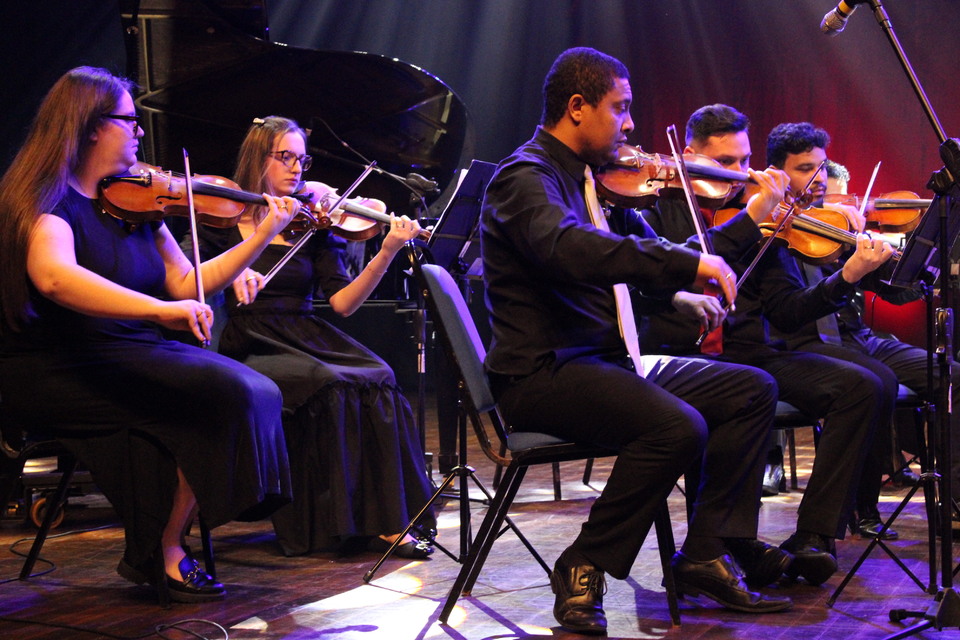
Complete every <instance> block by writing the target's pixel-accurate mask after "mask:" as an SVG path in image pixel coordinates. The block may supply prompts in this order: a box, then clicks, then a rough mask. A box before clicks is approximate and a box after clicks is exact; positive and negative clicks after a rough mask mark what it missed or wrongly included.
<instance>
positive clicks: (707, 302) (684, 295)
mask: <svg viewBox="0 0 960 640" xmlns="http://www.w3.org/2000/svg"><path fill="white" fill-rule="evenodd" d="M671 302H672V304H673V308H674V309H676V310H677V311H679V312H680V313H681V314H682V315H684V316H686V317H688V318H693V319H694V320H696V321H697V322H699V323H700V328H701V329H702V330H703V331H706V332H708V333H709V332H710V331H713V330H714V329H716V328H717V327H719V326H720V325H721V324H723V320H724V318H726V317H727V311H726V309H724V308H723V305H722V304H720V300H719V299H718V298H717V297H716V296H708V295H705V294H702V293H691V292H690V291H677V292H676V293H675V294H673V299H672V300H671Z"/></svg>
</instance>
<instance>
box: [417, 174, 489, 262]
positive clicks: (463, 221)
mask: <svg viewBox="0 0 960 640" xmlns="http://www.w3.org/2000/svg"><path fill="white" fill-rule="evenodd" d="M496 169H497V166H496V165H495V164H492V163H490V162H483V161H482V160H474V161H472V162H471V163H470V167H469V168H468V169H467V170H466V171H464V172H462V173H461V174H460V176H459V182H458V183H457V186H456V190H455V191H454V193H453V196H452V197H451V198H450V200H449V202H448V203H447V206H446V208H445V209H444V210H443V213H441V214H440V218H439V220H437V225H436V226H435V227H434V229H433V234H432V235H431V237H430V241H429V243H428V244H427V247H428V248H429V249H430V257H431V258H432V262H433V264H435V265H438V266H441V267H443V268H444V269H446V270H447V271H449V272H450V273H451V274H452V275H453V276H454V277H457V276H461V277H463V276H465V277H470V278H479V277H480V275H481V269H482V267H481V263H480V243H479V242H478V238H477V228H478V222H479V219H480V203H481V202H482V201H483V192H484V191H485V190H486V188H487V184H488V183H489V182H490V179H491V178H492V177H493V173H494V171H496Z"/></svg>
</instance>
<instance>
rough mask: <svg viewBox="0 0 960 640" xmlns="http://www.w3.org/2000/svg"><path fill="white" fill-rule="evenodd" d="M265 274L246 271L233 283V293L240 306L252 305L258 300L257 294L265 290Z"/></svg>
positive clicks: (250, 270) (251, 270)
mask: <svg viewBox="0 0 960 640" xmlns="http://www.w3.org/2000/svg"><path fill="white" fill-rule="evenodd" d="M263 282H264V278H263V274H262V273H259V272H257V271H254V270H253V269H244V270H243V272H242V273H241V274H240V275H239V276H237V278H236V280H234V281H233V292H234V293H235V294H236V296H237V302H239V303H240V304H250V303H251V302H253V301H254V300H256V299H257V294H258V293H260V290H261V289H263Z"/></svg>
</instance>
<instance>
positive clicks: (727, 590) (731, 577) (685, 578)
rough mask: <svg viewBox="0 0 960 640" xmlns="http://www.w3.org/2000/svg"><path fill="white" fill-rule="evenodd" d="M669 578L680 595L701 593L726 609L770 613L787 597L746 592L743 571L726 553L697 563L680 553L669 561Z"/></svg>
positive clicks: (787, 605)
mask: <svg viewBox="0 0 960 640" xmlns="http://www.w3.org/2000/svg"><path fill="white" fill-rule="evenodd" d="M670 566H671V568H672V569H673V579H674V581H675V582H676V585H677V594H678V595H680V596H684V595H691V596H698V595H700V594H703V595H705V596H707V597H708V598H710V599H711V600H714V601H715V602H718V603H719V604H722V605H723V606H725V607H726V608H728V609H733V610H735V611H745V612H747V613H773V612H775V611H783V610H784V609H789V608H790V607H791V606H792V605H793V602H791V601H790V598H777V597H771V596H765V595H763V594H760V593H756V592H755V591H750V589H748V588H747V584H746V582H745V581H744V578H743V570H742V569H740V567H739V566H738V565H737V562H736V560H734V559H733V558H731V557H730V556H729V555H726V554H724V555H722V556H720V557H719V558H714V559H713V560H709V561H705V562H699V561H696V560H691V559H689V558H687V557H686V556H685V555H683V553H677V554H676V555H675V556H673V561H672V562H671V563H670Z"/></svg>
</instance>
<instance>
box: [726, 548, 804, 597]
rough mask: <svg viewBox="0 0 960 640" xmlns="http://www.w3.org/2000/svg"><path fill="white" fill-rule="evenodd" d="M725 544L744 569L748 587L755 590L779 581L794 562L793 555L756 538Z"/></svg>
mask: <svg viewBox="0 0 960 640" xmlns="http://www.w3.org/2000/svg"><path fill="white" fill-rule="evenodd" d="M724 542H725V543H726V546H727V549H729V550H730V555H732V556H733V559H734V560H736V561H737V564H738V565H740V568H741V569H743V574H744V577H745V578H746V581H747V586H749V587H752V588H754V589H757V588H760V587H765V586H767V585H769V584H772V583H774V582H776V581H777V580H779V579H780V576H782V575H783V574H784V573H785V572H786V571H787V569H788V568H789V567H790V564H791V563H792V562H793V554H791V553H789V552H787V551H784V550H783V549H780V548H778V547H775V546H773V545H771V544H767V543H766V542H762V541H760V540H757V539H756V538H754V539H747V538H737V539H733V540H725V541H724Z"/></svg>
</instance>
